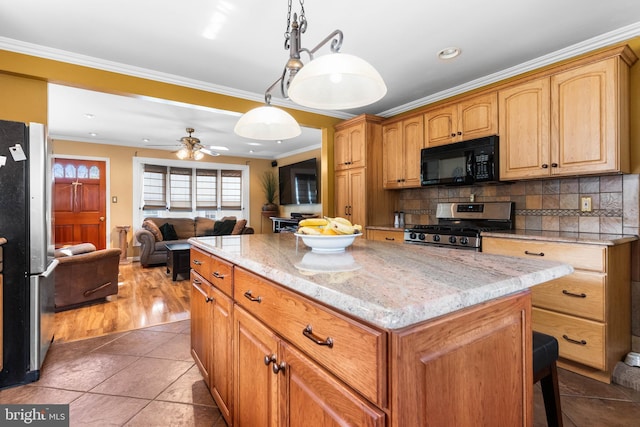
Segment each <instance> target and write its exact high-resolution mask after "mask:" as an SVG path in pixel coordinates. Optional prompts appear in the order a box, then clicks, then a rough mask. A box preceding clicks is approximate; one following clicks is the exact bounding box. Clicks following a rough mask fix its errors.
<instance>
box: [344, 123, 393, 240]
mask: <svg viewBox="0 0 640 427" xmlns="http://www.w3.org/2000/svg"><path fill="white" fill-rule="evenodd" d="M381 123H382V118H380V117H375V116H369V115H360V116H358V117H354V118H353V119H349V120H347V121H345V122H342V123H340V124H338V125H336V127H335V129H336V137H335V139H334V156H335V167H336V169H335V175H334V184H335V188H334V197H335V214H334V215H335V216H341V217H344V218H347V219H349V220H350V221H351V222H352V223H354V224H360V225H362V227H363V229H364V228H365V227H366V226H367V225H368V224H388V223H389V220H390V218H391V212H389V206H394V205H395V199H396V197H397V196H396V194H395V193H394V192H390V191H385V190H384V187H383V183H382V168H383V166H382V164H383V161H382V127H381ZM349 134H351V135H353V134H357V135H363V136H364V150H365V155H364V159H365V163H364V165H363V166H359V165H361V163H357V162H355V161H351V164H349V165H346V166H345V165H344V161H343V160H344V156H343V154H341V153H343V152H344V151H345V150H343V149H342V148H340V147H341V146H343V145H344V138H345V137H344V135H349ZM341 135H342V136H341ZM351 151H353V149H352V150H351ZM364 237H366V232H365V236H364Z"/></svg>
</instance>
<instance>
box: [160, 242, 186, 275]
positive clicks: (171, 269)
mask: <svg viewBox="0 0 640 427" xmlns="http://www.w3.org/2000/svg"><path fill="white" fill-rule="evenodd" d="M165 246H166V247H167V274H169V273H171V275H172V279H173V281H174V282H175V281H176V278H177V277H178V274H185V273H186V274H188V273H189V271H190V269H191V261H190V251H191V245H190V244H189V243H167V244H166V245H165Z"/></svg>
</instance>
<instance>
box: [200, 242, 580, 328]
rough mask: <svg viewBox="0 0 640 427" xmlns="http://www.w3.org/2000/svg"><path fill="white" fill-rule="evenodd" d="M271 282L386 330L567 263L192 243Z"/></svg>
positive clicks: (360, 247) (542, 276)
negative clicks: (334, 252)
mask: <svg viewBox="0 0 640 427" xmlns="http://www.w3.org/2000/svg"><path fill="white" fill-rule="evenodd" d="M189 242H190V243H191V244H193V245H194V246H196V247H199V248H201V249H203V250H205V251H207V252H209V253H212V254H214V255H217V256H219V257H221V258H223V259H226V260H228V261H230V262H232V263H234V264H236V265H238V266H240V267H243V268H246V269H247V270H250V271H252V272H254V273H256V274H259V275H261V276H263V277H265V278H267V279H270V280H272V281H274V282H277V283H279V284H282V285H283V286H285V287H287V288H289V289H292V290H295V291H297V292H299V293H301V294H303V295H306V296H308V297H310V298H312V299H315V300H317V301H320V302H322V303H324V304H326V305H328V306H331V307H334V308H336V309H338V310H341V311H343V312H346V313H349V314H351V315H353V316H355V317H357V318H360V319H362V320H364V321H366V322H369V323H371V324H373V325H377V326H379V327H381V328H385V329H397V328H402V327H405V326H409V325H412V324H415V323H418V322H421V321H423V320H427V319H431V318H434V317H437V316H440V315H444V314H448V313H451V312H453V311H456V310H459V309H462V308H465V307H470V306H472V305H475V304H478V303H481V302H484V301H488V300H491V299H494V298H498V297H502V296H505V295H509V294H512V293H515V292H519V291H522V290H524V289H527V288H529V287H531V286H534V285H536V284H539V283H542V282H546V281H548V280H551V279H555V278H557V277H561V276H564V275H566V274H569V273H571V272H572V271H573V268H572V267H571V266H570V265H568V264H561V263H557V262H551V261H541V260H537V259H536V260H533V259H525V258H512V257H504V256H499V255H489V254H483V253H481V252H474V251H465V250H456V249H445V248H433V247H426V246H421V245H401V246H399V245H390V244H388V243H385V242H376V241H371V240H366V239H362V238H356V241H355V243H354V244H353V245H352V246H350V247H348V248H347V250H346V251H345V252H344V253H338V254H318V253H315V252H311V250H310V248H308V247H307V246H305V244H304V243H303V242H302V240H298V238H297V237H296V236H295V235H293V234H288V233H287V234H278V233H276V234H251V235H239V236H216V237H213V236H212V237H198V238H191V239H189Z"/></svg>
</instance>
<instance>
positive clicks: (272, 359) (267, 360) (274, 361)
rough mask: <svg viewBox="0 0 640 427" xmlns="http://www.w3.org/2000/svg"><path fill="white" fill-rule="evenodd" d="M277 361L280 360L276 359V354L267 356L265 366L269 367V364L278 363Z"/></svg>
mask: <svg viewBox="0 0 640 427" xmlns="http://www.w3.org/2000/svg"><path fill="white" fill-rule="evenodd" d="M277 360H278V359H277V358H276V355H275V354H272V355H268V354H267V355H266V356H265V357H264V364H265V365H267V366H269V364H271V362H273V363H276V361H277Z"/></svg>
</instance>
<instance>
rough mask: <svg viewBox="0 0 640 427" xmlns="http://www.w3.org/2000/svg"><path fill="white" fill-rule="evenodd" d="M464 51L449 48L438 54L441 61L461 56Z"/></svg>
mask: <svg viewBox="0 0 640 427" xmlns="http://www.w3.org/2000/svg"><path fill="white" fill-rule="evenodd" d="M460 53H462V51H461V50H460V48H458V47H447V48H444V49H442V50H441V51H440V52H438V58H440V59H453V58H455V57H456V56H459V55H460Z"/></svg>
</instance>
